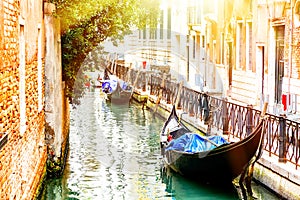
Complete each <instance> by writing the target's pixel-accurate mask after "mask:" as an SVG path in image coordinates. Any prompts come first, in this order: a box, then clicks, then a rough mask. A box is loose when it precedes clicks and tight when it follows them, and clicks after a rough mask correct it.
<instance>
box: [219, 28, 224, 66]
mask: <svg viewBox="0 0 300 200" xmlns="http://www.w3.org/2000/svg"><path fill="white" fill-rule="evenodd" d="M220 64H224V33H223V32H222V34H221V44H220Z"/></svg>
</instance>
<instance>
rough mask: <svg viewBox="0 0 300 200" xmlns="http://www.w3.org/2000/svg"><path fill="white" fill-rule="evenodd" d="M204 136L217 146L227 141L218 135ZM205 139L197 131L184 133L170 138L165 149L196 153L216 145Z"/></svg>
mask: <svg viewBox="0 0 300 200" xmlns="http://www.w3.org/2000/svg"><path fill="white" fill-rule="evenodd" d="M206 138H207V139H208V140H210V141H212V142H214V143H215V144H217V145H218V146H219V145H222V144H227V143H228V142H227V141H226V140H225V139H224V138H223V137H221V136H218V135H214V136H210V137H206ZM207 139H205V138H204V136H200V135H199V134H197V133H186V134H184V135H182V136H180V137H179V138H177V139H174V140H171V142H170V143H169V145H168V147H167V148H166V151H169V150H177V151H184V152H190V153H197V152H202V151H209V150H212V149H214V148H216V146H215V145H214V144H212V143H210V142H209V141H207Z"/></svg>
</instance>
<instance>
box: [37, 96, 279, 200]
mask: <svg viewBox="0 0 300 200" xmlns="http://www.w3.org/2000/svg"><path fill="white" fill-rule="evenodd" d="M163 123H164V120H163V119H162V118H160V117H158V116H154V115H153V113H151V112H150V111H149V110H145V109H142V105H139V104H136V103H131V104H130V105H125V106H115V105H109V104H107V103H106V102H105V101H103V99H102V98H101V96H100V92H99V91H98V90H96V91H93V92H88V93H87V94H86V95H85V96H84V98H83V99H82V103H81V105H80V106H78V107H77V108H76V109H73V110H71V128H70V147H69V154H68V158H67V161H66V166H65V170H64V173H63V176H62V178H60V179H52V180H49V181H47V184H46V187H45V189H44V193H43V197H42V199H43V200H61V199H80V200H81V199H82V200H86V199H90V200H94V199H97V200H98V199H99V200H150V199H151V200H152V199H156V200H168V199H170V200H171V199H172V200H198V199H207V200H211V199H220V200H223V199H241V197H240V195H239V192H238V190H237V189H235V188H234V187H229V188H214V187H211V186H209V185H203V184H199V183H197V182H193V181H191V180H187V179H185V178H183V177H181V176H179V175H177V174H174V173H171V172H170V173H169V172H168V173H167V175H166V173H164V172H165V171H164V170H162V162H161V157H160V148H159V132H160V130H161V127H162V125H163ZM252 187H253V192H254V196H255V197H257V199H267V200H272V199H279V198H278V197H276V195H274V194H272V193H271V192H269V191H268V190H266V189H265V188H264V187H262V186H260V185H257V184H256V183H253V184H252Z"/></svg>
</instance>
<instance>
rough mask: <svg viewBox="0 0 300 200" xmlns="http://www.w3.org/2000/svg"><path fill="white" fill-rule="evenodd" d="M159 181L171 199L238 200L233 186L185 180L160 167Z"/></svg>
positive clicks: (166, 168)
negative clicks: (164, 186)
mask: <svg viewBox="0 0 300 200" xmlns="http://www.w3.org/2000/svg"><path fill="white" fill-rule="evenodd" d="M161 181H162V182H163V183H164V184H165V185H166V191H167V192H168V193H169V196H171V197H172V199H176V200H185V199H201V200H202V199H203V200H206V199H207V200H211V199H214V200H218V199H220V200H226V199H228V200H229V199H230V200H233V199H239V196H238V194H237V192H236V190H235V188H234V186H233V185H223V186H220V185H219V186H218V187H216V186H213V185H211V184H208V183H203V182H200V181H196V180H191V179H187V178H185V177H182V176H181V175H179V174H177V173H175V172H173V171H172V170H171V169H169V168H168V167H161Z"/></svg>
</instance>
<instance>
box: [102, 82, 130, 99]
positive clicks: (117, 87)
mask: <svg viewBox="0 0 300 200" xmlns="http://www.w3.org/2000/svg"><path fill="white" fill-rule="evenodd" d="M102 91H103V92H104V93H105V99H106V101H108V102H111V103H113V104H126V103H129V101H130V99H131V95H132V92H133V87H132V86H131V85H130V84H128V83H126V82H124V81H123V80H120V79H118V78H117V77H115V76H110V78H109V79H108V80H102Z"/></svg>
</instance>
